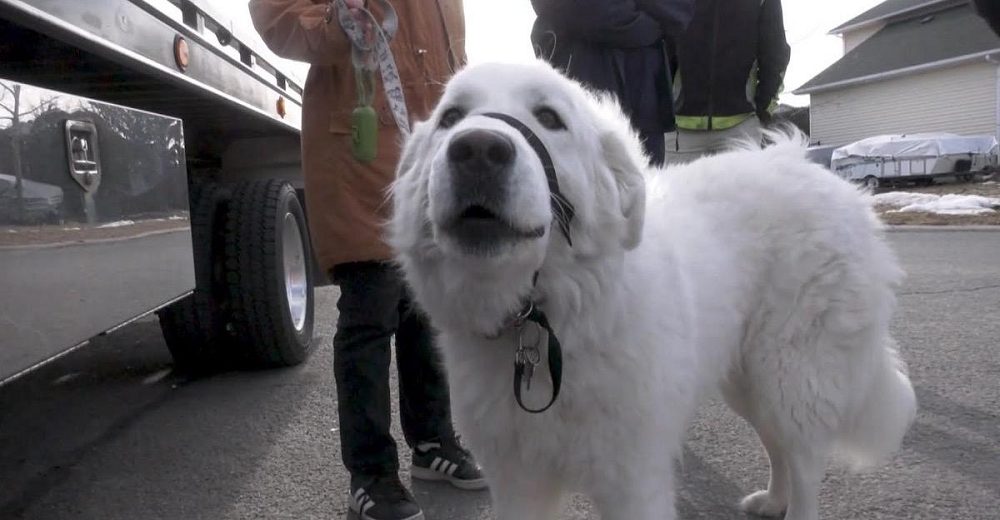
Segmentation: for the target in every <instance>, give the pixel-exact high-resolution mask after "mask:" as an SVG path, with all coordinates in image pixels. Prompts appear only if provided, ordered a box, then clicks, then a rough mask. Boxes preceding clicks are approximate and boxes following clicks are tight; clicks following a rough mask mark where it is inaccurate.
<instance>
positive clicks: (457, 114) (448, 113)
mask: <svg viewBox="0 0 1000 520" xmlns="http://www.w3.org/2000/svg"><path fill="white" fill-rule="evenodd" d="M463 117H465V112H464V111H462V109H460V108H457V107H452V108H449V109H448V110H445V111H444V113H443V114H441V119H440V120H439V121H438V128H451V127H453V126H455V125H456V124H458V122H459V121H461V120H462V118H463Z"/></svg>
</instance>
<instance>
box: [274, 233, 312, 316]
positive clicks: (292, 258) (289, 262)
mask: <svg viewBox="0 0 1000 520" xmlns="http://www.w3.org/2000/svg"><path fill="white" fill-rule="evenodd" d="M281 244H282V248H281V249H282V258H281V259H282V262H281V263H282V266H283V267H284V271H285V273H284V274H285V299H286V300H287V304H288V314H289V316H291V318H292V325H293V326H294V327H295V330H297V331H301V330H302V327H303V326H304V325H305V323H306V308H307V307H308V305H309V278H308V276H306V253H305V248H304V247H303V246H302V233H301V232H300V230H299V222H298V221H297V220H296V219H295V215H293V214H291V213H286V214H285V219H284V222H283V223H282V225H281Z"/></svg>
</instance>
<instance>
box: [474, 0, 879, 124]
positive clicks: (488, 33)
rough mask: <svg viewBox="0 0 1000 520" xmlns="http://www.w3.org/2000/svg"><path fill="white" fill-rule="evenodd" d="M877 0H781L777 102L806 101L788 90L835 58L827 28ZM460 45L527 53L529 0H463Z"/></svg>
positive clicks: (838, 48) (493, 55) (487, 55)
mask: <svg viewBox="0 0 1000 520" xmlns="http://www.w3.org/2000/svg"><path fill="white" fill-rule="evenodd" d="M881 2H882V0H783V2H782V6H783V7H784V11H785V31H786V36H787V38H788V43H789V44H790V45H791V46H792V61H791V63H790V64H789V66H788V73H787V75H786V77H785V94H783V95H782V97H781V101H782V102H784V103H789V104H793V105H805V104H808V103H809V98H808V96H793V95H791V94H790V92H791V91H792V90H794V89H796V88H798V87H799V86H801V85H802V84H803V83H805V82H806V81H808V80H809V79H810V78H812V77H813V76H815V75H816V74H818V73H819V72H820V71H822V70H823V69H825V68H826V67H828V66H829V65H830V64H831V63H833V62H834V61H836V60H837V59H839V58H840V56H841V54H842V52H843V44H842V42H841V40H840V38H838V37H836V36H828V35H827V33H828V32H829V31H830V29H832V28H834V27H836V26H837V25H839V24H841V23H842V22H845V21H847V20H849V19H851V18H853V17H855V16H857V15H859V14H861V13H863V12H864V11H866V10H868V9H870V8H871V7H873V6H875V5H877V4H879V3H881ZM465 14H466V24H467V34H466V47H467V50H468V53H469V60H470V61H497V60H499V61H518V60H524V59H530V58H531V57H532V53H531V45H530V43H528V35H529V33H530V32H531V24H532V22H533V21H534V19H535V13H534V11H532V9H531V2H530V1H529V0H465Z"/></svg>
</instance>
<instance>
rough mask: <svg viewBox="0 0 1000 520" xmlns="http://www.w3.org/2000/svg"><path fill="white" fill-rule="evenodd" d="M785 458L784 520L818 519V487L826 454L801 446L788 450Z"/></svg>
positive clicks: (823, 469)
mask: <svg viewBox="0 0 1000 520" xmlns="http://www.w3.org/2000/svg"><path fill="white" fill-rule="evenodd" d="M787 459H788V460H787V461H786V464H787V465H788V488H789V489H788V491H789V495H788V509H787V510H786V511H785V520H819V487H820V483H821V482H822V480H823V475H824V473H825V472H826V454H822V453H816V452H815V451H812V450H809V449H808V448H803V449H797V450H792V451H789V452H788V454H787Z"/></svg>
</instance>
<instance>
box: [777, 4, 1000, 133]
mask: <svg viewBox="0 0 1000 520" xmlns="http://www.w3.org/2000/svg"><path fill="white" fill-rule="evenodd" d="M831 34H837V35H840V36H841V37H842V38H843V41H844V56H843V57H842V58H841V59H840V60H839V61H837V62H836V63H834V64H833V65H831V66H830V67H829V68H827V69H826V70H824V71H823V72H821V73H819V75H817V76H816V77H814V78H812V79H811V80H809V81H808V82H807V83H806V84H804V85H802V86H801V87H799V88H798V89H797V90H795V93H796V94H809V96H810V99H811V105H810V106H811V109H810V121H811V122H810V129H811V132H810V134H811V140H812V142H813V144H817V145H843V144H847V143H851V142H854V141H857V140H859V139H863V138H866V137H871V136H874V135H880V134H912V133H918V132H951V133H957V134H963V135H973V134H975V135H994V136H997V137H1000V37H998V36H997V35H996V34H995V33H993V31H992V30H990V28H989V26H988V25H987V24H986V22H985V21H983V20H982V19H981V18H980V17H979V16H978V15H977V14H976V13H975V11H974V10H973V9H972V7H970V6H969V4H968V2H967V0H932V1H929V0H887V1H886V2H883V3H881V4H879V5H877V6H875V7H873V8H872V9H870V10H868V11H867V12H865V13H863V14H861V15H860V16H857V17H856V18H853V19H851V20H849V21H848V22H846V23H844V24H842V25H840V26H839V27H837V28H835V29H833V30H832V31H831Z"/></svg>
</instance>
